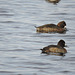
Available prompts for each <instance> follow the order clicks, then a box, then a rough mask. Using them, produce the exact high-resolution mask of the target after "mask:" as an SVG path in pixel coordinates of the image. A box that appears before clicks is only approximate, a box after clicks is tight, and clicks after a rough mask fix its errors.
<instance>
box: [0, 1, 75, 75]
mask: <svg viewBox="0 0 75 75" xmlns="http://www.w3.org/2000/svg"><path fill="white" fill-rule="evenodd" d="M62 20H64V21H65V22H66V24H67V26H66V27H67V29H68V31H67V32H66V33H65V34H58V33H55V34H53V33H37V32H36V29H35V27H34V26H41V25H43V24H49V23H54V24H57V23H58V22H60V21H62ZM60 39H63V40H65V42H66V45H68V47H66V49H67V51H68V53H67V54H66V56H65V57H61V56H55V55H46V54H41V51H40V49H41V48H43V47H45V46H47V45H50V44H57V42H58V41H59V40H60ZM0 75H75V0H61V1H59V3H57V4H53V3H49V2H47V1H46V0H0Z"/></svg>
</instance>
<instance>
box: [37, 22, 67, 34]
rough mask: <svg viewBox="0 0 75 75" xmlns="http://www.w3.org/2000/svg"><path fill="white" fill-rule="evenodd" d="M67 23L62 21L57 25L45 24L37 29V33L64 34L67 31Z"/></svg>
mask: <svg viewBox="0 0 75 75" xmlns="http://www.w3.org/2000/svg"><path fill="white" fill-rule="evenodd" d="M65 26H66V22H65V21H61V22H59V23H58V24H57V25H55V24H45V25H42V26H39V27H36V32H39V33H52V32H54V33H64V32H66V31H67V29H66V27H65Z"/></svg>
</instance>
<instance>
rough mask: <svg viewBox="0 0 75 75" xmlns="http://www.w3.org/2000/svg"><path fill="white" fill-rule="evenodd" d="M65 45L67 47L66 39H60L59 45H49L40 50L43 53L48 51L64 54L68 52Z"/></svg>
mask: <svg viewBox="0 0 75 75" xmlns="http://www.w3.org/2000/svg"><path fill="white" fill-rule="evenodd" d="M64 47H66V46H65V41H64V40H60V41H59V42H58V44H57V45H49V46H47V47H44V48H43V49H40V50H41V51H42V53H46V54H50V53H59V54H61V55H63V54H65V53H67V50H66V49H65V48H64Z"/></svg>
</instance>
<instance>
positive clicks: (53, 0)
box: [46, 0, 60, 4]
mask: <svg viewBox="0 0 75 75" xmlns="http://www.w3.org/2000/svg"><path fill="white" fill-rule="evenodd" d="M46 1H47V2H50V3H54V4H56V3H58V2H59V1H60V0H46Z"/></svg>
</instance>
